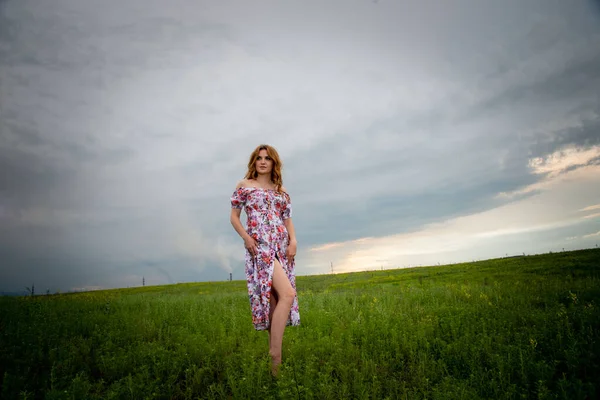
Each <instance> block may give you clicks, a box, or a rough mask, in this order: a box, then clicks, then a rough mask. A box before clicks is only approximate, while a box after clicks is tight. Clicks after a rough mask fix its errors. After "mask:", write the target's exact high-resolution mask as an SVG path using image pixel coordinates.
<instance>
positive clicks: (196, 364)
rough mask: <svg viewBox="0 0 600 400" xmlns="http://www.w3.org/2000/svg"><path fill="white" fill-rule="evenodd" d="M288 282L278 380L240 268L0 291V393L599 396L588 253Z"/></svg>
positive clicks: (593, 273)
mask: <svg viewBox="0 0 600 400" xmlns="http://www.w3.org/2000/svg"><path fill="white" fill-rule="evenodd" d="M297 284H298V295H299V305H300V315H301V320H302V321H301V326H299V327H292V328H287V329H286V333H285V337H284V364H283V366H282V370H281V376H280V378H279V379H278V380H272V379H271V378H270V374H269V364H268V357H267V334H266V333H265V332H256V331H254V329H253V328H252V324H251V320H250V310H249V303H248V299H247V295H246V289H245V282H243V281H234V282H215V283H193V284H192V283H190V284H178V285H169V286H157V287H143V288H132V289H121V290H108V291H99V292H88V293H78V294H63V295H51V296H35V297H20V298H10V297H4V298H0V379H1V386H2V388H1V392H0V396H1V397H2V398H3V399H13V398H14V399H33V398H39V399H42V398H43V399H100V398H102V399H197V398H202V399H213V398H218V399H221V398H234V399H238V398H274V399H277V398H280V399H289V398H292V399H293V398H299V399H306V398H321V399H363V398H372V399H386V398H389V399H425V398H427V399H594V398H598V397H600V381H599V380H600V358H599V355H600V311H599V308H600V250H597V249H592V250H582V251H576V252H566V253H556V254H546V255H538V256H527V257H514V258H505V259H497V260H489V261H481V262H475V263H465V264H457V265H451V266H436V267H427V268H423V267H422V268H412V269H399V270H385V271H377V272H362V273H354V274H340V275H323V276H309V277H298V280H297Z"/></svg>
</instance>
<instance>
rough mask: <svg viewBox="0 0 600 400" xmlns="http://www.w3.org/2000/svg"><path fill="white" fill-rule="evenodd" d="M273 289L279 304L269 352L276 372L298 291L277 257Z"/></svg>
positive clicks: (276, 309) (271, 329) (272, 326)
mask: <svg viewBox="0 0 600 400" xmlns="http://www.w3.org/2000/svg"><path fill="white" fill-rule="evenodd" d="M273 289H274V290H275V291H276V292H277V305H276V307H275V310H274V311H273V318H272V319H271V328H270V331H271V338H270V341H269V342H270V343H269V354H270V355H271V360H272V361H273V372H274V373H275V374H276V371H277V366H278V365H279V364H281V347H282V344H283V331H284V330H285V326H286V322H287V320H288V317H289V315H290V309H291V308H292V303H293V302H294V298H295V297H296V291H295V290H294V288H293V287H292V285H291V283H290V280H289V279H288V277H287V275H286V273H285V271H284V270H283V268H282V266H281V264H280V263H279V260H278V259H277V258H275V261H274V265H273Z"/></svg>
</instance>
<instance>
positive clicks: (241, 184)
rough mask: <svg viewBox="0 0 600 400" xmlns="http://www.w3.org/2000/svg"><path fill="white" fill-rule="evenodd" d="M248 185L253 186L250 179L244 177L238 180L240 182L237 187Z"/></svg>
mask: <svg viewBox="0 0 600 400" xmlns="http://www.w3.org/2000/svg"><path fill="white" fill-rule="evenodd" d="M247 187H252V184H251V183H250V180H249V179H242V180H240V181H238V183H237V184H236V185H235V188H236V189H241V188H247Z"/></svg>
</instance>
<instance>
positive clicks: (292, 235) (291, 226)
mask: <svg viewBox="0 0 600 400" xmlns="http://www.w3.org/2000/svg"><path fill="white" fill-rule="evenodd" d="M283 223H284V224H285V227H286V229H287V231H288V235H289V236H290V243H292V242H294V243H297V241H296V231H295V230H294V223H293V222H292V219H291V218H287V219H284V220H283Z"/></svg>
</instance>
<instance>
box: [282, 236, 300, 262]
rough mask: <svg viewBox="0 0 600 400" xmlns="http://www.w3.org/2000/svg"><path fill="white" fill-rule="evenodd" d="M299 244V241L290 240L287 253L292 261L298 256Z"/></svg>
mask: <svg viewBox="0 0 600 400" xmlns="http://www.w3.org/2000/svg"><path fill="white" fill-rule="evenodd" d="M297 246H298V243H297V242H296V241H295V240H290V243H289V244H288V247H287V250H286V252H285V255H286V256H287V258H289V259H290V261H294V257H296V247H297Z"/></svg>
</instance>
